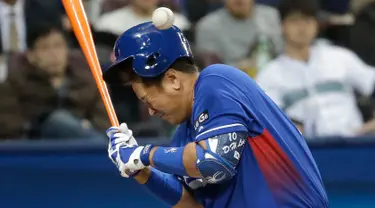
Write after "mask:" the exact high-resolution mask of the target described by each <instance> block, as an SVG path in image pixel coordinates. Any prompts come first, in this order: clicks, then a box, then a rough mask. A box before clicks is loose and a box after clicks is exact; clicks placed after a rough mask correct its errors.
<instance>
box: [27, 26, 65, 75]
mask: <svg viewBox="0 0 375 208" xmlns="http://www.w3.org/2000/svg"><path fill="white" fill-rule="evenodd" d="M27 57H28V60H29V61H30V63H32V64H33V65H35V66H37V67H38V68H40V69H41V70H44V71H45V72H47V73H48V74H50V75H52V76H53V75H57V74H61V73H63V72H64V71H65V68H66V65H67V62H68V46H67V43H66V41H65V38H64V36H63V34H62V33H61V32H58V31H52V32H50V33H49V34H47V35H45V36H43V37H40V38H39V39H38V40H37V41H36V42H35V44H34V47H33V48H32V49H31V50H30V51H28V53H27Z"/></svg>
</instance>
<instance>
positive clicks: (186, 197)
mask: <svg viewBox="0 0 375 208" xmlns="http://www.w3.org/2000/svg"><path fill="white" fill-rule="evenodd" d="M134 178H135V180H137V182H138V183H140V184H143V185H144V186H146V187H147V189H148V190H149V191H150V192H152V193H153V194H154V195H156V196H157V197H158V198H159V199H160V200H162V201H164V202H165V203H167V204H168V205H169V206H173V207H178V208H185V207H186V208H187V207H191V208H199V207H201V206H200V205H199V203H198V202H196V200H195V199H194V198H193V197H192V196H191V195H190V194H189V192H188V191H186V190H185V188H184V187H183V185H182V184H181V183H180V181H178V180H177V178H176V177H174V176H172V175H170V174H166V173H162V172H160V171H158V170H155V169H151V168H145V169H143V170H141V171H140V172H139V173H138V174H137V175H136V176H135V177H134Z"/></svg>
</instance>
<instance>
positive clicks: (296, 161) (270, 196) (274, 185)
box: [171, 64, 328, 208]
mask: <svg viewBox="0 0 375 208" xmlns="http://www.w3.org/2000/svg"><path fill="white" fill-rule="evenodd" d="M235 131H237V132H239V131H246V132H248V139H247V141H246V143H245V144H244V145H245V147H244V150H243V152H242V155H241V159H240V162H239V163H238V165H237V167H236V170H237V174H236V175H235V177H234V178H232V180H231V181H230V183H227V184H224V185H220V184H216V185H215V184H207V183H205V182H204V181H203V180H202V179H195V178H190V177H184V178H181V177H180V179H181V180H183V182H184V184H185V185H186V188H187V189H188V190H191V192H192V193H193V195H194V196H195V197H196V198H197V199H198V200H199V201H200V202H201V203H202V204H203V206H204V207H206V208H244V207H249V208H273V207H275V208H276V207H288V208H302V207H313V208H321V207H328V199H327V195H326V192H325V190H324V186H323V182H322V179H321V176H320V173H319V171H318V168H317V166H316V164H315V162H314V159H313V157H312V155H311V153H310V151H309V149H308V147H307V145H306V142H305V140H304V138H303V136H302V135H301V134H300V132H299V131H298V130H297V128H296V127H295V126H294V124H293V123H292V122H291V121H290V120H289V119H288V118H287V117H286V116H285V114H284V113H283V112H282V111H281V110H280V109H279V108H278V107H277V106H276V104H275V103H274V102H273V101H272V100H271V99H270V98H269V97H268V96H267V95H266V94H265V93H264V92H263V91H262V90H261V89H260V88H259V87H258V85H257V84H256V83H255V82H254V81H253V80H252V79H251V78H250V77H249V76H248V75H247V74H245V73H243V72H242V71H240V70H238V69H236V68H233V67H230V66H227V65H221V64H217V65H211V66H209V67H207V68H205V69H204V70H203V71H202V72H201V73H200V75H199V77H198V80H197V82H196V83H195V87H194V106H193V113H192V116H191V118H190V119H189V120H188V121H186V122H185V123H183V124H181V125H180V126H179V127H178V129H177V130H176V133H175V135H174V138H173V140H172V143H171V145H172V146H184V145H186V144H187V143H189V142H196V141H201V140H206V139H209V138H211V137H214V136H217V135H220V134H226V133H231V132H235Z"/></svg>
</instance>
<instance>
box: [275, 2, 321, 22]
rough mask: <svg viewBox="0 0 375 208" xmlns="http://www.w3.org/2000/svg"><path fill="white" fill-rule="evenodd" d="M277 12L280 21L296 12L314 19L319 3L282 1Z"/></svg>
mask: <svg viewBox="0 0 375 208" xmlns="http://www.w3.org/2000/svg"><path fill="white" fill-rule="evenodd" d="M278 10H279V14H280V18H281V20H284V19H285V18H286V17H288V16H289V15H291V14H293V13H297V12H298V13H301V14H303V15H306V16H309V17H315V18H316V17H317V16H318V12H319V3H318V1H317V0H282V1H281V2H280V4H279V6H278Z"/></svg>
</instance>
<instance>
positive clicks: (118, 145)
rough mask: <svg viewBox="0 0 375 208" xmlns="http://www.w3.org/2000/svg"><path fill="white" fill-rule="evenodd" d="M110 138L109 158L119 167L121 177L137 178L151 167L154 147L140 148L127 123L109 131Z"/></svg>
mask: <svg viewBox="0 0 375 208" xmlns="http://www.w3.org/2000/svg"><path fill="white" fill-rule="evenodd" d="M107 136H108V137H109V144H108V157H109V158H110V159H111V160H112V162H113V163H114V164H115V165H116V166H117V168H118V170H119V171H120V174H121V176H123V177H125V178H129V177H133V176H135V175H136V174H137V173H138V172H139V170H142V169H143V168H145V167H146V166H148V165H149V155H150V150H151V148H152V145H147V146H146V147H144V146H138V144H137V141H136V140H135V138H134V137H133V135H132V131H131V130H130V129H128V127H127V125H126V124H125V123H123V124H121V125H120V127H111V128H109V129H108V130H107Z"/></svg>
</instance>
